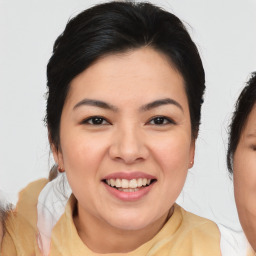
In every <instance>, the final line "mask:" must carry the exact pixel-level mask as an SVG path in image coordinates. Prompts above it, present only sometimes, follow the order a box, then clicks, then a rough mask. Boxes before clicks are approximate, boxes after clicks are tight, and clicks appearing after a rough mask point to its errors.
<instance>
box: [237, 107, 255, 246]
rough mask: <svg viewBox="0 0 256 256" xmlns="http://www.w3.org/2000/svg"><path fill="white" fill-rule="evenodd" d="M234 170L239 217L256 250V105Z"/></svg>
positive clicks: (240, 145)
mask: <svg viewBox="0 0 256 256" xmlns="http://www.w3.org/2000/svg"><path fill="white" fill-rule="evenodd" d="M233 170H234V190H235V199H236V204H237V209H238V214H239V219H240V222H241V225H242V227H243V230H244V232H245V234H246V236H247V238H248V240H249V242H250V244H251V245H252V247H253V248H254V250H256V105H254V107H253V108H252V111H251V113H250V114H249V116H248V120H247V122H246V124H245V127H244V129H243V131H242V134H241V137H240V140H239V143H238V146H237V149H236V151H235V154H234V161H233Z"/></svg>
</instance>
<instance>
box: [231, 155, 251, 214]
mask: <svg viewBox="0 0 256 256" xmlns="http://www.w3.org/2000/svg"><path fill="white" fill-rule="evenodd" d="M255 156H256V155H255V154H254V152H249V153H246V152H244V153H241V154H236V155H235V157H234V191H235V199H236V203H237V208H238V211H239V212H242V211H243V212H244V211H246V212H247V213H248V214H249V213H250V214H253V215H254V216H256V157H255Z"/></svg>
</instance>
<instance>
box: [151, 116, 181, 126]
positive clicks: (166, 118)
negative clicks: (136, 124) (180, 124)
mask: <svg viewBox="0 0 256 256" xmlns="http://www.w3.org/2000/svg"><path fill="white" fill-rule="evenodd" d="M159 117H160V118H163V119H165V120H167V121H168V123H165V124H152V125H157V126H164V125H168V124H172V125H175V124H177V123H176V122H175V121H174V120H173V119H172V118H170V117H167V116H162V115H157V116H153V117H151V118H150V119H149V120H148V121H147V122H146V124H149V125H151V124H150V122H151V121H153V120H154V119H156V118H159Z"/></svg>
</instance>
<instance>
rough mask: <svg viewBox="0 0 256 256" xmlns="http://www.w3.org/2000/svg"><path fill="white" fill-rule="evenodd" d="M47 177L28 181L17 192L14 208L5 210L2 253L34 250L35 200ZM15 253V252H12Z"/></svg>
mask: <svg viewBox="0 0 256 256" xmlns="http://www.w3.org/2000/svg"><path fill="white" fill-rule="evenodd" d="M47 183H48V180H47V179H40V180H37V181H34V182H32V183H30V184H29V185H28V186H27V187H25V188H24V189H23V190H22V191H21V192H20V193H19V199H18V203H17V205H16V207H15V209H14V210H10V211H8V212H7V218H6V234H5V236H4V238H3V242H2V247H3V255H12V254H10V252H12V253H13V252H14V251H17V252H19V253H21V255H22V252H31V253H34V252H35V250H36V249H35V246H36V244H37V242H36V237H37V201H38V196H39V194H40V192H41V190H42V189H43V188H44V186H45V185H46V184H47ZM13 255H15V254H13Z"/></svg>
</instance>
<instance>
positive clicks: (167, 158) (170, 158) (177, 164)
mask: <svg viewBox="0 0 256 256" xmlns="http://www.w3.org/2000/svg"><path fill="white" fill-rule="evenodd" d="M153 150H154V155H155V157H156V158H157V159H158V162H160V163H161V165H162V166H163V168H164V169H165V170H169V169H171V170H172V171H173V172H175V170H176V171H177V172H179V171H180V170H182V169H184V170H185V171H187V169H188V162H189V159H190V139H186V137H182V136H181V138H180V139H178V138H177V137H171V136H170V137H167V138H166V139H165V140H158V141H157V143H155V144H154V149H153Z"/></svg>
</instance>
